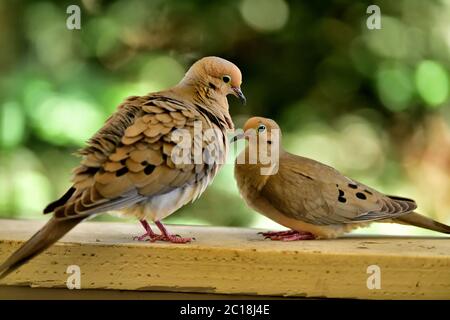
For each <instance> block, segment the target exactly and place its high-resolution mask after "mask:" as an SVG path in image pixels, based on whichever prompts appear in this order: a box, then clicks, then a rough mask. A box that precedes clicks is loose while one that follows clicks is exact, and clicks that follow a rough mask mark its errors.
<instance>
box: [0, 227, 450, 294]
mask: <svg viewBox="0 0 450 320" xmlns="http://www.w3.org/2000/svg"><path fill="white" fill-rule="evenodd" d="M42 224H43V222H42V221H40V222H36V221H14V220H0V260H1V261H2V260H4V259H5V258H6V257H7V256H8V255H9V254H10V253H11V252H12V251H13V250H15V249H16V248H18V246H19V245H20V244H21V243H22V242H23V241H24V240H26V239H28V238H29V237H30V236H31V235H32V234H33V233H34V232H35V231H36V230H37V229H38V228H39V227H40V226H41V225H42ZM169 230H171V231H172V232H175V233H178V234H181V235H183V236H195V238H196V241H195V242H193V243H191V244H187V245H175V244H167V243H142V242H136V241H133V240H132V237H133V236H134V235H137V234H139V233H141V232H142V230H141V228H140V226H139V225H137V224H136V225H133V224H123V223H103V222H85V223H82V224H80V225H79V226H77V227H76V228H75V229H74V230H73V231H72V232H70V233H69V234H68V235H67V236H66V237H64V238H63V239H62V241H61V242H59V243H57V244H56V245H55V246H53V247H51V248H50V249H49V250H47V251H46V252H45V253H43V254H42V255H40V256H38V257H37V258H35V259H34V260H32V261H31V262H30V263H28V264H27V265H25V266H24V267H23V268H21V269H20V270H18V271H16V272H15V273H13V274H11V275H10V276H9V277H7V278H6V279H5V280H4V281H3V283H2V284H5V285H15V286H18V285H19V286H33V287H43V288H62V287H65V282H66V279H67V277H68V274H66V269H67V267H68V266H69V265H77V266H79V267H80V269H81V287H82V289H104V290H145V291H172V292H194V293H208V294H209V293H222V294H239V295H271V296H300V297H330V298H331V297H332V298H369V299H385V298H388V299H423V298H425V299H450V241H449V240H450V238H448V237H447V238H445V237H440V238H438V237H435V238H433V237H426V238H425V237H414V238H413V237H364V238H363V237H347V238H343V239H338V240H317V241H299V242H275V241H269V240H263V239H262V238H261V236H259V235H257V232H258V231H260V230H256V229H244V228H222V227H194V226H169ZM370 265H377V266H379V267H380V270H381V289H372V290H370V289H368V288H367V285H366V283H367V278H368V277H369V276H370V274H367V268H368V266H370Z"/></svg>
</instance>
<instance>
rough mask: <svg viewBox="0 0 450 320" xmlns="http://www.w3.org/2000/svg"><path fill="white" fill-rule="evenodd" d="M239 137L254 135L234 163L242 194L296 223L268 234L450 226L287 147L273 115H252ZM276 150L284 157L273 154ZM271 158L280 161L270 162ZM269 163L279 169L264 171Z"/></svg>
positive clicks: (286, 236)
mask: <svg viewBox="0 0 450 320" xmlns="http://www.w3.org/2000/svg"><path fill="white" fill-rule="evenodd" d="M239 138H246V139H247V140H248V141H249V142H248V144H247V147H246V148H245V150H243V151H242V153H241V154H240V155H239V156H238V157H237V158H236V163H235V171H234V173H235V178H236V181H237V185H238V188H239V192H240V194H241V195H242V197H243V198H244V199H245V201H246V202H247V204H248V205H249V206H250V207H251V208H253V209H254V210H256V211H258V212H259V213H261V214H263V215H265V216H267V217H268V218H270V219H272V220H274V221H275V222H277V223H279V224H281V225H283V226H285V227H287V228H289V229H291V230H288V231H281V232H265V233H263V235H264V236H265V237H266V238H270V239H272V240H285V241H290V240H306V239H318V238H335V237H338V236H340V235H342V234H344V233H346V232H349V231H351V230H353V229H355V228H358V227H362V226H367V225H369V224H370V223H371V222H375V221H376V222H396V223H401V224H409V225H413V226H417V227H422V228H426V229H430V230H434V231H438V232H443V233H450V226H447V225H445V224H442V223H439V222H437V221H434V220H432V219H430V218H427V217H425V216H422V215H420V214H418V213H415V212H414V210H415V209H416V207H417V205H416V203H415V201H414V200H411V199H407V198H402V197H396V196H388V195H385V194H383V193H381V192H378V191H376V190H374V189H372V188H370V187H368V186H366V185H364V184H362V183H359V182H357V181H355V180H353V179H350V178H348V177H346V176H344V175H342V174H341V173H340V172H338V171H337V170H335V169H333V168H331V167H329V166H327V165H324V164H322V163H320V162H317V161H314V160H311V159H308V158H304V157H300V156H297V155H294V154H291V153H289V152H287V151H285V150H283V148H282V147H281V132H280V128H279V126H278V125H277V124H276V123H275V121H273V120H271V119H266V118H261V117H254V118H250V119H249V120H248V121H247V122H246V124H245V126H244V133H243V134H239V135H236V136H235V137H234V138H233V140H237V139H239ZM255 150H256V151H255ZM259 150H262V151H261V153H259V152H260V151H259ZM266 150H267V151H266ZM277 152H279V158H278V157H276V156H274V155H276V153H277ZM264 153H265V154H267V155H268V156H264ZM252 154H253V158H252ZM266 158H267V159H270V158H272V159H274V160H275V161H273V162H272V163H270V164H268V161H267V159H266ZM251 159H253V162H252V161H251ZM263 159H265V162H263V161H262V160H263ZM267 168H270V170H272V173H274V174H272V175H270V174H261V170H262V169H267ZM270 170H269V173H270Z"/></svg>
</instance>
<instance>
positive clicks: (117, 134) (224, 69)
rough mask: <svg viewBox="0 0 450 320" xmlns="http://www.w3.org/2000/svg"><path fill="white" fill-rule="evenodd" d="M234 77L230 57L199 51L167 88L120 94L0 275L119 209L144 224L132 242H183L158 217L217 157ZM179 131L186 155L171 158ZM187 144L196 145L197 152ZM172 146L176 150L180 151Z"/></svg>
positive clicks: (201, 180)
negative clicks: (67, 183)
mask: <svg viewBox="0 0 450 320" xmlns="http://www.w3.org/2000/svg"><path fill="white" fill-rule="evenodd" d="M241 82H242V75H241V72H240V70H239V69H238V68H237V67H236V66H235V65H234V64H233V63H231V62H229V61H227V60H224V59H222V58H218V57H205V58H203V59H200V60H199V61H197V62H196V63H194V64H193V65H192V66H191V68H190V69H189V70H188V71H187V73H186V75H185V76H184V78H183V79H182V80H181V81H180V83H179V84H178V85H176V86H175V87H173V88H171V89H169V90H165V91H161V92H156V93H150V94H148V95H146V96H133V97H129V98H128V99H126V100H125V101H124V102H123V103H122V104H121V105H119V106H118V109H117V111H116V112H115V113H114V114H113V115H112V116H111V117H110V118H109V119H108V120H107V121H106V123H105V125H104V126H103V127H102V128H101V129H100V130H99V131H98V132H97V133H96V134H95V135H94V136H93V137H92V138H91V139H90V140H89V141H88V143H87V144H88V145H87V146H86V147H85V148H84V149H82V150H80V152H79V153H80V155H81V156H82V160H81V164H80V166H78V167H77V168H75V170H74V175H73V178H72V182H73V186H72V187H71V188H70V189H69V190H68V191H67V192H66V193H65V194H64V195H63V196H62V197H61V198H60V199H59V200H57V201H55V202H52V203H51V204H49V205H48V206H47V207H46V208H45V209H44V213H51V212H53V213H54V214H53V217H52V218H51V219H50V220H49V222H48V223H47V224H46V225H45V226H44V227H43V228H42V229H41V230H40V231H38V232H37V233H36V234H35V235H34V236H33V237H32V238H31V239H30V240H28V241H27V242H26V243H25V244H24V245H23V246H22V247H20V248H19V249H18V250H17V251H16V252H15V253H13V254H12V256H10V257H9V258H8V259H7V261H6V262H4V263H3V265H1V266H0V277H4V276H6V275H7V274H8V273H10V272H11V271H13V270H14V269H16V268H18V267H19V266H20V265H22V264H23V263H25V262H26V261H27V260H29V259H31V258H32V257H34V256H35V255H37V254H39V253H40V252H42V251H43V250H45V249H46V248H48V247H49V246H50V245H52V244H53V243H54V242H55V241H57V240H58V239H60V238H61V237H62V236H63V235H64V234H66V233H67V232H68V231H70V230H71V229H72V228H73V227H75V226H76V225H77V224H78V223H80V222H81V221H83V220H84V219H86V218H88V217H91V216H93V215H95V214H98V213H103V212H105V211H111V210H115V211H117V210H119V211H121V212H122V213H123V214H126V215H132V216H135V217H137V218H138V219H140V221H141V223H142V225H143V226H144V228H145V230H146V233H145V234H144V235H143V236H141V237H138V239H140V240H143V239H145V238H147V237H148V238H149V239H150V240H151V241H155V240H165V241H170V242H175V243H185V242H189V241H190V240H191V239H190V238H181V237H179V236H175V235H172V234H170V233H169V232H167V230H166V229H165V228H164V226H163V225H162V223H161V220H162V219H163V218H165V217H167V216H168V215H170V214H172V213H173V212H175V211H176V210H178V209H179V208H180V207H182V206H183V205H185V204H187V203H188V202H190V201H193V200H195V199H196V198H198V197H199V196H200V195H201V193H202V192H203V191H204V190H205V188H206V187H207V186H208V184H209V183H210V182H211V181H212V179H213V178H214V176H215V175H216V174H217V172H218V170H219V169H220V167H221V166H222V164H223V163H224V162H225V158H226V153H227V151H228V145H229V144H228V141H227V138H226V131H227V130H229V129H233V128H234V125H233V122H232V119H231V116H230V114H229V111H228V101H227V95H229V94H232V95H235V96H236V97H238V98H239V99H240V100H241V102H243V103H245V96H244V95H243V93H242V91H241V89H240V85H241ZM196 128H199V131H196ZM177 129H184V130H183V131H181V130H177ZM211 132H212V133H211ZM179 133H188V134H189V135H188V136H187V138H189V140H188V141H187V147H188V148H187V150H188V152H185V158H182V156H180V158H181V160H183V159H184V160H187V161H181V160H180V159H179V160H180V161H178V160H177V161H174V158H173V156H172V155H173V153H172V151H173V150H174V148H175V147H176V145H177V144H176V142H179V141H175V140H177V139H181V138H183V136H182V135H178V134H179ZM208 133H209V138H208ZM203 136H205V137H206V138H205V137H203ZM208 139H209V140H208ZM214 139H216V140H215V143H214V141H212V140H214ZM210 142H211V143H210ZM194 145H195V146H194ZM211 146H213V147H212V149H211ZM189 147H192V148H191V149H189ZM195 147H197V149H195ZM195 150H200V158H198V154H197V155H196V154H194V153H195ZM177 152H178V153H179V154H182V153H180V152H181V151H180V149H179V150H178V151H177ZM214 152H216V153H215V157H214V155H212V153H214ZM194 156H195V157H197V158H195V159H194ZM202 157H207V158H208V159H205V158H202ZM205 160H207V161H205ZM146 219H150V220H152V221H154V222H155V224H156V226H157V227H158V228H159V229H160V231H161V235H159V234H156V233H154V232H153V231H152V230H151V228H150V225H149V224H148V223H147V221H146Z"/></svg>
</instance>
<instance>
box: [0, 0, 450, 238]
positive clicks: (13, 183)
mask: <svg viewBox="0 0 450 320" xmlns="http://www.w3.org/2000/svg"><path fill="white" fill-rule="evenodd" d="M70 4H74V3H72V2H71V1H70V2H69V1H56V0H53V1H12V0H6V1H2V2H0V43H1V44H2V46H1V48H2V49H1V50H0V148H1V149H0V152H1V154H0V156H1V157H0V190H1V192H0V216H1V217H9V218H11V217H14V218H19V217H27V218H28V217H33V218H38V217H43V216H42V215H41V210H42V208H43V207H44V206H45V205H46V204H47V203H48V202H49V201H51V200H53V199H55V198H56V197H59V196H60V195H61V194H62V193H63V192H64V191H65V189H67V188H68V187H69V178H70V170H71V168H72V167H74V166H75V165H76V164H77V161H78V159H77V158H76V157H74V156H72V155H71V153H72V152H74V151H75V150H76V149H77V148H79V147H81V146H82V145H83V143H84V141H86V140H87V139H88V138H89V137H90V136H91V135H92V134H93V133H94V132H95V131H96V130H97V129H98V128H99V127H100V126H101V125H102V123H103V121H104V120H105V119H106V118H107V117H108V115H109V114H110V113H111V112H113V110H114V109H115V107H116V106H117V105H118V104H119V103H120V102H121V100H123V99H124V98H125V97H127V96H129V95H138V94H145V93H148V92H151V91H154V90H159V89H164V88H167V87H169V86H171V85H173V84H175V83H177V82H178V80H179V79H180V78H181V77H182V76H183V74H184V72H185V70H186V69H187V68H188V66H189V65H190V64H191V63H192V62H193V61H194V60H196V59H197V58H200V57H202V56H206V55H217V56H221V57H224V58H227V59H229V60H231V61H233V62H235V63H236V64H237V65H238V66H239V67H240V68H241V70H242V72H243V75H244V83H243V87H242V88H243V90H244V92H245V94H246V96H247V99H248V105H247V106H245V107H241V106H240V105H239V104H238V103H237V102H236V101H235V100H233V98H230V104H231V107H230V110H231V113H232V115H233V117H234V119H235V123H236V125H237V126H241V125H242V124H243V122H244V121H245V120H246V118H248V117H249V116H251V115H262V116H267V117H272V118H274V119H276V120H277V121H278V122H279V123H280V124H281V127H282V128H283V130H284V144H285V147H286V148H287V149H288V150H290V151H291V152H294V153H298V154H302V155H305V156H309V157H312V158H314V159H317V160H319V161H322V162H325V163H327V164H329V165H332V166H334V167H336V168H338V169H339V170H341V171H342V172H343V173H345V174H347V175H350V176H352V177H354V178H355V179H358V180H360V181H361V182H363V183H366V184H371V185H373V186H374V187H375V188H378V189H380V190H381V191H384V192H387V193H392V194H398V195H402V196H407V197H412V198H415V199H416V200H417V201H418V204H419V209H420V211H421V212H424V213H426V214H428V215H430V216H433V217H434V218H436V219H439V220H441V221H443V222H447V223H449V222H450V108H449V103H450V101H449V76H450V73H449V70H450V19H449V18H450V1H449V0H440V1H421V0H400V1H375V2H373V1H370V2H369V1H359V2H355V1H350V0H335V1H290V2H287V1H284V0H262V1H260V0H242V1H241V0H240V1H226V2H224V1H216V2H212V1H210V2H205V1H175V0H170V1H162V0H155V1H137V0H128V1H126V0H116V1H96V0H85V1H81V2H80V3H78V4H79V5H80V7H81V11H82V16H81V27H82V28H81V30H68V29H67V28H66V18H67V16H68V15H67V14H66V8H67V7H68V5H70ZM369 4H377V5H379V6H380V8H381V13H382V20H381V23H382V29H381V30H369V29H367V27H366V19H367V17H368V14H366V8H367V7H368V5H369ZM240 148H242V146H241V147H240ZM235 149H236V148H235ZM234 151H235V152H236V151H237V150H234ZM234 154H235V153H233V155H234ZM233 155H231V156H233ZM98 219H102V220H105V219H114V218H111V216H108V215H104V216H101V217H99V218H98ZM167 220H168V221H169V222H173V223H195V224H213V225H232V226H260V227H265V228H268V227H274V226H275V224H274V223H271V222H269V221H268V220H267V219H265V218H264V217H262V216H260V215H258V214H256V213H254V212H253V211H252V210H250V209H248V208H246V206H245V204H244V203H243V201H241V199H240V198H239V196H238V193H237V188H236V186H235V183H234V180H233V168H232V165H226V166H225V167H224V169H223V170H222V171H221V173H220V174H219V176H218V177H217V178H216V180H215V182H214V184H213V185H212V187H211V188H209V189H208V190H207V192H206V193H205V194H204V195H203V196H202V197H201V198H200V200H198V201H196V202H195V203H194V204H193V205H189V206H187V207H185V208H183V209H182V210H180V212H178V213H176V214H174V215H173V216H171V217H169V218H168V219H167ZM379 228H380V227H377V226H375V227H372V228H371V229H369V232H378V231H380V229H379ZM384 228H385V229H384V232H386V230H388V231H387V232H390V231H392V232H395V233H407V234H408V233H413V232H415V233H425V232H426V231H420V230H417V229H414V228H408V227H394V226H390V227H389V228H387V227H384ZM365 232H367V231H365Z"/></svg>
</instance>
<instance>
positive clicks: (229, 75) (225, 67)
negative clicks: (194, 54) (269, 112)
mask: <svg viewBox="0 0 450 320" xmlns="http://www.w3.org/2000/svg"><path fill="white" fill-rule="evenodd" d="M182 83H187V84H190V85H194V86H199V87H201V88H202V89H203V90H202V92H212V93H213V94H215V95H219V96H222V97H224V98H225V97H226V96H227V95H229V94H232V95H234V96H236V97H237V98H238V99H239V100H240V101H241V102H242V103H243V104H245V102H246V99H245V96H244V94H243V93H242V91H241V83H242V74H241V71H240V70H239V68H238V67H236V65H234V64H233V63H231V62H230V61H227V60H225V59H222V58H219V57H205V58H202V59H200V60H198V61H197V62H195V63H194V64H193V65H192V66H191V67H190V68H189V70H188V71H187V72H186V75H185V76H184V78H183V80H182Z"/></svg>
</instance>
